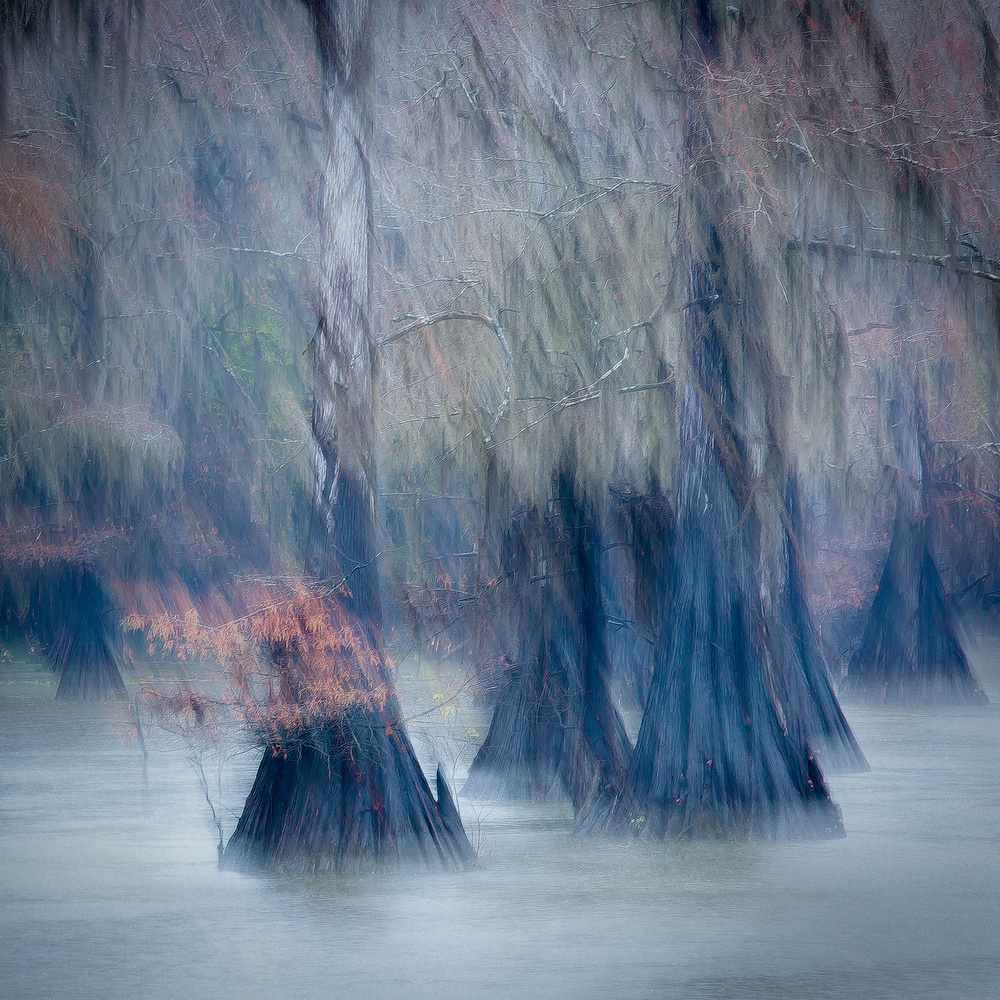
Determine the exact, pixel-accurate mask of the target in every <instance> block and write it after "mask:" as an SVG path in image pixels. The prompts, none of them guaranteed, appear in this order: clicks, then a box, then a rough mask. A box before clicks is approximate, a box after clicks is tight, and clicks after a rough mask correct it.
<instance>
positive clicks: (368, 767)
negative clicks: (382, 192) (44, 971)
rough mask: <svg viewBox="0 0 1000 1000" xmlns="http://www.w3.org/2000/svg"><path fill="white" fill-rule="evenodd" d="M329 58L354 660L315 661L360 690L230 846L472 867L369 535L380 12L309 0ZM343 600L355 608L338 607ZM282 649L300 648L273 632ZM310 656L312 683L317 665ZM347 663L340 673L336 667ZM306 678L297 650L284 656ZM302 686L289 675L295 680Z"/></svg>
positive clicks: (328, 340) (319, 513) (334, 520)
mask: <svg viewBox="0 0 1000 1000" xmlns="http://www.w3.org/2000/svg"><path fill="white" fill-rule="evenodd" d="M310 6H311V8H312V12H313V19H314V24H315V27H316V35H317V41H318V44H319V48H320V55H321V58H322V64H323V112H324V128H325V135H326V142H327V155H326V160H325V165H324V172H323V181H324V187H323V199H322V215H321V219H320V236H321V254H322V259H321V287H320V316H319V322H318V324H317V328H316V333H315V336H314V338H313V341H312V345H311V348H312V364H313V383H314V384H313V409H312V433H313V443H314V445H315V449H314V460H315V475H314V492H313V502H312V516H311V522H310V526H309V532H308V537H307V539H306V543H305V560H306V569H307V572H308V573H309V575H310V576H311V578H312V580H313V584H314V586H315V587H316V588H318V590H319V591H320V592H321V593H323V595H324V600H325V601H327V602H338V603H339V605H340V608H339V609H335V608H333V607H332V606H331V607H330V617H331V619H333V620H334V621H342V620H343V619H344V618H345V617H346V619H347V620H348V621H349V623H350V624H349V626H348V627H350V628H353V629H354V630H355V632H356V635H355V637H354V646H355V649H356V651H357V653H356V656H355V662H357V661H358V660H362V661H365V662H366V663H367V664H368V667H367V668H366V669H362V670H356V671H354V672H353V673H351V674H350V675H349V676H347V677H346V678H345V676H344V671H345V670H346V669H348V667H347V666H345V664H343V663H338V662H336V657H334V658H333V662H329V663H326V664H325V665H323V666H322V667H321V668H320V669H321V671H322V670H326V671H328V672H329V673H330V674H331V678H330V679H334V675H336V677H335V679H336V680H337V681H338V682H340V683H343V682H344V681H345V680H347V681H348V683H349V684H354V685H355V686H356V687H358V688H359V691H358V694H359V695H360V696H361V697H360V699H359V701H358V702H357V703H355V704H345V706H344V707H343V709H342V710H340V711H334V712H332V713H331V714H330V717H329V718H327V719H323V720H320V721H315V720H312V721H310V722H309V723H308V724H307V725H305V726H303V727H299V728H297V729H296V730H295V731H293V732H291V733H288V734H282V736H281V738H274V737H272V738H270V740H269V743H268V746H267V748H266V749H265V753H264V759H263V760H262V761H261V764H260V767H259V769H258V771H257V777H256V780H255V781H254V785H253V788H252V789H251V791H250V794H249V796H248V797H247V801H246V805H245V807H244V810H243V815H242V816H241V818H240V821H239V824H238V825H237V828H236V831H235V832H234V833H233V836H232V838H231V839H230V841H229V844H228V846H227V848H226V851H225V859H224V860H225V861H226V862H227V863H230V864H239V863H241V862H244V861H253V862H264V863H266V864H272V865H277V866H279V867H292V868H307V869H322V870H332V871H349V870H357V869H368V868H376V867H383V866H386V865H395V864H413V863H415V864H418V865H425V866H427V867H430V868H438V867H445V868H450V867H458V868H462V867H467V866H468V865H470V864H471V863H472V862H473V861H474V852H473V850H472V847H471V845H470V844H469V841H468V839H467V838H466V835H465V831H464V830H463V829H462V825H461V821H460V820H459V819H458V813H457V810H456V808H455V805H454V801H453V800H452V798H451V795H450V793H449V792H448V789H447V786H446V785H445V784H444V782H443V778H441V777H440V775H439V783H438V785H439V787H438V800H437V801H435V799H434V797H433V796H432V795H431V792H430V788H429V786H428V784H427V780H426V778H425V777H424V774H423V772H422V771H421V769H420V765H419V763H418V762H417V759H416V756H415V754H414V752H413V748H412V746H411V745H410V741H409V738H408V737H407V735H406V731H405V728H404V725H403V722H402V717H401V712H400V706H399V703H398V700H397V698H396V695H395V690H394V684H393V679H392V676H391V673H390V671H389V668H388V665H387V664H386V662H385V660H384V657H383V655H382V650H381V644H382V636H381V626H382V606H381V600H380V596H379V589H378V569H377V563H376V560H377V552H376V545H375V541H376V539H375V489H376V476H375V458H374V455H375V441H374V418H373V405H374V399H373V385H374V364H375V345H374V343H373V340H372V333H371V327H370V323H369V310H370V294H371V269H370V246H369V242H370V233H371V220H370V215H371V208H370V200H371V196H370V180H369V172H368V163H367V156H366V152H365V150H366V130H365V125H364V119H363V115H362V94H361V91H362V85H363V81H364V74H365V72H366V68H367V67H366V62H367V54H366V46H367V37H368V32H369V28H370V25H369V23H368V21H369V10H368V4H367V2H364V0H348V2H346V3H341V2H335V0H314V2H312V3H311V4H310ZM341 611H342V612H346V616H345V615H343V614H340V613H337V612H341ZM275 652H276V654H277V655H276V656H275V657H274V658H275V665H276V667H277V669H278V670H279V673H280V672H281V671H282V663H281V661H282V660H283V659H284V660H287V658H288V657H295V656H296V650H294V649H286V648H282V647H280V646H279V647H277V648H276V650H275ZM315 671H316V665H315V664H314V663H313V664H310V666H309V669H308V671H307V673H308V676H307V678H306V680H307V683H308V684H316V683H317V682H318V683H320V684H322V683H323V682H325V681H326V680H327V679H328V678H324V677H319V678H317V677H315V676H314V674H315ZM338 671H339V674H338ZM286 672H287V673H288V675H289V677H293V678H295V680H298V674H300V673H301V672H302V671H301V669H299V665H298V664H296V665H295V666H294V667H293V666H290V665H289V666H286ZM288 687H289V689H292V690H290V696H291V697H295V696H296V694H297V692H296V691H295V690H294V687H295V685H294V683H293V684H289V685H288Z"/></svg>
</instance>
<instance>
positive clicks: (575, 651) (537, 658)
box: [465, 463, 631, 813]
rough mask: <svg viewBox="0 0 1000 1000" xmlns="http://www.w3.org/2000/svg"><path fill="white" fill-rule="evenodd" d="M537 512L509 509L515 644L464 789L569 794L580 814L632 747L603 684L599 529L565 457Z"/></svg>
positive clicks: (509, 605)
mask: <svg viewBox="0 0 1000 1000" xmlns="http://www.w3.org/2000/svg"><path fill="white" fill-rule="evenodd" d="M550 493H551V499H550V501H549V503H548V504H547V506H546V509H545V510H544V511H540V510H539V509H538V508H537V507H534V506H533V507H531V508H529V509H527V510H524V511H522V512H521V513H520V514H519V515H518V516H516V517H515V518H514V519H513V520H512V523H511V525H510V528H509V530H508V534H507V540H506V549H507V552H506V558H505V559H504V562H505V564H506V565H505V570H506V574H507V580H506V585H505V586H506V598H507V600H506V607H505V608H504V609H503V611H502V613H503V614H505V615H507V616H508V625H509V626H510V631H509V635H510V636H511V638H512V639H513V641H514V642H515V643H516V647H515V648H514V649H513V650H512V651H511V653H510V654H509V658H510V660H511V664H510V666H509V668H508V669H507V671H506V672H505V675H504V677H503V679H502V681H501V689H500V693H499V697H498V700H497V705H496V708H495V710H494V713H493V720H492V723H491V725H490V730H489V733H488V734H487V737H486V740H485V742H484V743H483V745H482V746H481V747H480V749H479V752H478V754H477V755H476V758H475V760H474V761H473V763H472V766H471V768H470V769H469V779H468V783H467V784H466V786H465V792H466V794H468V795H472V796H475V797H479V798H514V799H517V798H547V797H550V796H555V797H562V796H566V797H567V798H569V799H570V801H571V802H572V803H573V807H574V810H575V811H576V812H577V813H579V812H580V811H581V810H583V808H584V807H585V805H586V804H587V802H588V801H589V800H590V799H592V798H593V797H594V796H595V795H597V794H600V792H601V789H604V788H620V787H621V785H622V783H623V781H624V779H625V775H626V771H627V766H628V758H629V755H630V752H631V747H630V745H629V741H628V736H627V735H626V733H625V727H624V726H623V724H622V721H621V718H620V717H619V715H618V712H617V709H616V708H615V706H614V703H613V702H612V700H611V696H610V693H609V689H608V684H609V673H610V665H609V662H608V651H607V634H606V633H607V626H606V617H605V614H604V608H603V603H602V599H601V577H600V536H599V532H598V530H597V525H596V524H595V515H594V509H593V506H592V505H591V504H590V503H589V502H588V499H587V497H586V496H585V495H581V491H580V490H579V487H578V486H577V484H576V482H575V479H574V475H573V468H572V464H571V463H564V464H563V465H562V467H561V468H560V470H559V471H558V472H557V473H556V474H555V475H554V476H553V477H552V486H551V490H550Z"/></svg>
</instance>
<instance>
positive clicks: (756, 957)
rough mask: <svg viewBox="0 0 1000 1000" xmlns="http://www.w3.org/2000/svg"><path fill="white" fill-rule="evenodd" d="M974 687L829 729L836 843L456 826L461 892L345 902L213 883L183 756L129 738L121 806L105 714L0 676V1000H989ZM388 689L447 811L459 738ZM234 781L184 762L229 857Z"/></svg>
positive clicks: (121, 765) (993, 795)
mask: <svg viewBox="0 0 1000 1000" xmlns="http://www.w3.org/2000/svg"><path fill="white" fill-rule="evenodd" d="M972 660H973V667H974V669H975V670H976V673H977V675H978V676H979V678H980V679H981V680H982V682H983V684H984V686H985V688H986V691H987V693H988V694H989V695H990V697H991V700H992V703H991V704H990V705H986V706H976V707H957V708H938V709H874V708H868V707H862V706H855V707H852V708H849V710H848V714H849V719H850V722H851V724H852V725H853V726H854V729H855V732H856V733H857V735H858V737H859V740H860V742H861V744H862V746H863V748H864V750H865V753H866V754H867V757H868V760H869V761H870V763H871V766H872V770H871V772H870V773H868V774H851V775H831V776H830V784H831V790H832V792H833V796H834V799H835V800H836V801H837V802H838V803H839V805H840V806H841V807H842V809H843V813H844V823H845V826H846V828H847V831H848V836H847V838H846V839H844V840H832V841H820V842H816V843H767V842H759V841H756V842H754V841H750V842H731V843H726V842H697V841H696V842H643V841H640V842H624V841H619V840H614V839H611V840H608V839H604V838H588V837H579V836H574V835H573V833H572V814H571V810H570V807H569V805H568V804H551V803H538V804H534V803H531V804H524V805H504V806H497V805H487V804H478V803H474V802H470V801H468V800H466V799H464V798H463V799H461V800H460V805H461V808H462V813H463V819H464V821H465V825H466V828H467V830H468V831H469V835H470V838H471V839H472V840H473V842H474V843H475V845H476V846H477V848H478V851H479V857H480V862H481V866H480V867H479V868H478V869H477V870H475V871H472V872H470V873H466V874H453V875H434V876H428V875H425V874H420V875H415V874H407V873H395V874H383V875H379V876H374V877H349V878H331V877H329V876H316V877H305V876H302V877H297V878H290V877H287V876H282V877H274V876H250V875H243V874H235V873H232V872H224V871H219V869H218V868H217V865H216V847H215V840H216V836H215V831H214V828H213V824H212V821H211V815H210V812H209V809H208V805H207V804H206V802H205V798H204V796H203V792H202V789H201V787H200V785H199V781H198V777H197V775H196V773H195V771H194V770H193V768H192V767H191V765H190V764H189V763H188V761H187V760H186V758H185V752H186V750H185V747H184V746H182V745H180V744H174V745H170V744H169V741H167V740H164V739H161V738H154V737H152V736H151V738H150V755H149V761H148V769H147V770H148V774H147V778H146V781H145V782H144V780H143V759H142V753H141V751H140V750H139V748H138V747H136V746H132V747H127V746H125V745H124V743H123V740H122V736H121V733H122V732H124V730H125V728H126V726H127V720H126V714H127V709H125V708H123V707H120V706H119V707H114V708H110V709H109V708H106V707H102V706H99V705H95V704H67V703H57V702H54V701H53V700H52V692H53V689H52V686H51V684H52V679H51V674H50V673H48V672H47V671H45V670H44V669H43V668H42V667H40V666H39V665H37V664H31V663H23V662H21V663H14V664H6V665H4V666H3V668H2V677H0V681H2V687H0V899H2V906H0V940H2V941H3V942H4V944H3V948H2V950H0V995H2V996H5V997H17V998H23V1000H31V998H39V1000H41V998H46V1000H50V998H60V997H67V998H70V997H72V998H74V1000H88V998H91V997H95V998H96V997H123V998H124V997H139V996H141V997H145V998H149V1000H156V998H160V997H164V998H167V997H170V998H173V997H177V996H186V997H220V998H224V997H258V996H259V997H264V996H268V997H286V996H288V997H293V996H305V997H308V996H335V997H346V998H359V1000H360V998H367V997H372V998H375V997H385V996H398V997H407V998H408V997H414V998H418V997H434V998H445V1000H447V998H452V997H454V998H460V997H462V998H464V997H475V996H484V997H496V998H507V997H511V998H529V997H581V998H586V997H595V998H596V997H622V998H633V997H635V998H639V997H670V998H673V997H677V998H692V997H693V998H701V997H706V998H708V997H712V998H727V1000H728V998H733V1000H744V998H772V997H773V998H778V997H781V998H799V997H801V998H837V1000H840V998H859V1000H860V998H866V1000H867V998H871V997H881V998H896V997H898V998H901V1000H902V998H906V1000H913V998H928V1000H930V998H933V1000H939V998H945V997H955V998H962V1000H978V998H983V1000H986V998H990V997H993V996H995V995H996V984H997V982H998V976H1000V902H998V901H1000V852H998V850H997V847H998V830H1000V788H998V785H997V782H996V774H997V772H998V766H1000V642H998V641H997V640H996V639H989V638H988V639H983V640H981V642H980V644H979V646H978V648H977V649H974V650H973V654H972ZM402 688H403V693H404V697H405V700H406V706H407V710H408V714H409V716H410V730H411V732H412V733H413V740H414V745H415V747H416V749H417V752H418V754H419V755H420V756H421V761H422V764H423V766H424V769H425V771H429V770H430V769H431V768H432V767H433V765H434V764H435V763H436V760H435V759H434V758H435V757H440V758H442V759H444V760H445V764H446V767H450V768H453V769H454V773H455V777H456V779H457V781H458V784H459V786H460V784H461V781H462V779H463V777H464V773H465V769H466V768H467V764H468V760H469V758H470V753H472V752H474V745H469V738H468V736H467V735H466V729H467V728H469V727H470V726H473V727H474V725H475V723H476V721H477V720H476V719H475V713H472V712H471V711H462V712H459V713H458V715H457V716H456V715H449V716H448V717H447V718H445V717H443V716H442V713H440V712H439V711H434V712H430V713H428V712H425V706H426V705H428V704H429V705H431V706H433V704H434V702H433V698H432V696H431V694H430V693H429V689H428V686H427V684H426V683H425V682H421V680H420V677H419V672H418V671H415V670H413V671H410V672H409V674H407V672H406V671H404V676H403V678H402ZM114 713H118V715H117V716H116V718H115V719H113V718H112V715H113V714H114ZM113 722H114V723H115V724H116V726H117V728H118V730H119V732H117V733H116V732H113V731H112V723H113ZM449 753H450V754H451V759H450V760H448V754H449ZM257 760H258V752H257V751H255V750H249V751H247V752H246V753H236V754H234V755H232V756H229V757H228V759H227V760H226V761H225V763H224V766H223V767H222V770H221V786H219V784H218V782H219V778H220V775H219V769H218V767H217V759H216V758H215V757H213V756H211V755H209V756H206V757H205V758H204V760H203V763H204V766H205V773H206V777H207V779H208V782H209V786H210V788H211V791H212V796H213V801H214V803H215V806H216V808H217V809H219V808H220V807H221V816H222V819H223V824H224V826H225V830H226V834H227V836H228V834H229V832H231V830H232V828H233V825H234V823H235V815H234V811H235V812H236V813H238V811H239V809H240V807H241V806H242V800H243V797H244V796H245V794H246V791H247V789H248V788H249V785H250V782H251V780H252V777H253V772H254V769H255V767H256V764H257Z"/></svg>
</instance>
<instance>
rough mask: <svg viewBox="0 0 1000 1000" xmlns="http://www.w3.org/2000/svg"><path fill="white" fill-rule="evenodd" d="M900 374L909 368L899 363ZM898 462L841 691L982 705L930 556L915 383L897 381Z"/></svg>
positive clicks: (923, 436) (928, 482) (927, 479)
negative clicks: (868, 599)
mask: <svg viewBox="0 0 1000 1000" xmlns="http://www.w3.org/2000/svg"><path fill="white" fill-rule="evenodd" d="M907 360H910V356H909V355H908V354H907V355H904V369H905V368H907V367H912V366H911V365H906V364H905V362H906V361H907ZM888 416H889V423H890V426H891V429H892V436H893V438H894V440H895V445H896V452H897V455H898V456H899V461H900V466H901V467H900V469H898V470H897V472H896V491H897V493H898V507H897V512H896V518H895V522H894V524H893V529H892V541H891V543H890V545H889V553H888V555H887V556H886V560H885V565H884V566H883V569H882V573H881V576H880V578H879V582H878V590H877V591H876V593H875V600H874V601H873V603H872V606H871V610H870V612H869V614H868V619H867V622H866V624H865V629H864V634H863V636H862V638H861V644H860V646H858V648H857V649H856V650H855V652H854V654H853V656H852V657H851V660H850V664H849V666H848V670H847V678H846V684H845V686H846V688H847V690H848V691H850V692H852V693H854V694H856V695H860V696H861V697H863V698H865V699H866V700H868V701H875V702H886V703H900V702H902V703H908V702H959V703H966V704H984V703H985V702H986V700H987V698H986V695H985V693H984V692H983V689H982V688H981V687H980V685H979V683H978V681H977V680H976V678H975V677H974V676H973V674H972V671H971V670H970V668H969V661H968V659H967V658H966V655H965V652H964V651H963V649H962V644H961V641H960V640H959V637H958V632H957V628H956V624H957V623H956V621H955V612H954V609H953V607H952V605H951V603H950V602H949V600H948V598H947V596H946V595H945V592H944V587H943V585H942V583H941V575H940V573H939V572H938V568H937V564H936V563H935V560H934V555H933V553H932V551H931V535H930V521H931V518H932V517H933V516H934V506H933V503H932V499H933V496H934V492H935V489H934V476H933V474H932V472H931V468H930V453H931V442H930V439H929V433H928V429H927V417H926V404H925V402H924V397H923V392H922V389H921V386H920V384H919V382H916V381H913V382H911V381H909V380H907V379H906V376H905V375H902V376H901V377H900V378H899V379H898V380H897V381H896V383H895V386H894V387H893V391H892V399H891V400H890V403H889V406H888Z"/></svg>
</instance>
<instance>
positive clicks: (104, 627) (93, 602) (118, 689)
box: [47, 569, 128, 701]
mask: <svg viewBox="0 0 1000 1000" xmlns="http://www.w3.org/2000/svg"><path fill="white" fill-rule="evenodd" d="M51 605H52V612H51V613H52V615H53V618H57V617H58V618H59V619H60V621H61V624H60V625H59V627H58V629H57V630H56V634H55V639H54V641H53V642H52V644H51V646H50V647H49V650H48V654H47V655H48V661H49V664H50V666H51V667H52V669H53V670H55V671H56V672H57V673H58V674H59V675H60V680H59V687H58V689H57V690H56V698H57V699H58V700H60V701H82V700H87V699H108V700H125V699H127V698H128V691H127V690H126V689H125V682H124V681H123V680H122V675H121V670H120V669H119V668H120V665H121V663H122V634H121V628H120V626H119V624H118V617H119V616H118V614H117V613H116V612H115V609H114V608H113V607H112V605H111V602H110V601H109V600H108V597H107V595H106V594H105V593H104V590H103V588H102V587H101V585H100V583H98V581H97V580H96V578H95V577H94V575H93V574H92V573H91V572H90V571H89V570H86V569H69V570H67V572H66V573H65V575H64V577H63V578H61V579H60V580H59V582H58V583H56V584H55V585H54V587H53V593H52V597H51Z"/></svg>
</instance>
